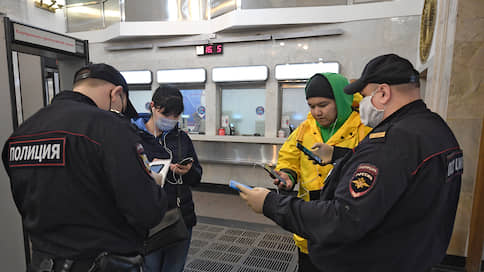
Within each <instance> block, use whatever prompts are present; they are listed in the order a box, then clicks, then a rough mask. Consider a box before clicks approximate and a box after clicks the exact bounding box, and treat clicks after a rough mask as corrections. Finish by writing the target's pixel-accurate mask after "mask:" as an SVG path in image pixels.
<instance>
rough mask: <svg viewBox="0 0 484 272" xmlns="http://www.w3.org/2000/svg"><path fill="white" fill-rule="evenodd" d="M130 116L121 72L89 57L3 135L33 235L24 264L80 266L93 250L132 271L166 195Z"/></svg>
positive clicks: (103, 261)
mask: <svg viewBox="0 0 484 272" xmlns="http://www.w3.org/2000/svg"><path fill="white" fill-rule="evenodd" d="M135 115H136V110H135V109H134V107H133V106H132V104H131V103H130V101H129V100H128V86H127V83H126V81H125V80H124V78H123V76H122V75H121V73H120V72H119V71H117V70H116V69H115V68H113V67H112V66H109V65H107V64H90V65H88V66H86V67H84V68H82V69H80V70H79V71H78V72H77V73H76V74H75V78H74V88H73V91H63V92H61V93H60V94H58V95H57V96H55V97H54V99H53V100H52V104H51V105H49V106H47V107H45V108H43V109H41V110H40V111H38V112H37V113H36V114H35V115H33V116H32V117H31V118H29V119H28V120H26V121H25V122H24V123H23V124H22V125H21V126H20V127H19V128H18V129H16V130H15V132H14V133H13V134H12V135H11V137H10V138H9V139H8V140H7V142H6V143H5V146H4V148H3V154H2V158H3V163H4V166H5V168H6V170H7V173H8V175H9V177H10V181H11V188H12V194H13V197H14V200H15V204H16V206H17V208H18V210H19V212H20V214H21V216H22V221H23V224H24V227H25V229H26V231H27V232H28V234H29V238H30V241H31V243H32V264H31V267H30V268H29V271H39V272H40V271H43V272H46V271H65V272H67V271H71V272H78V271H83V272H85V271H88V270H89V269H90V268H91V267H92V266H93V262H94V260H95V259H96V257H97V256H101V257H99V258H98V259H97V262H98V264H99V265H100V266H106V267H107V266H109V265H112V264H109V262H110V261H112V260H113V259H117V261H119V263H120V266H121V267H115V268H112V269H113V270H109V271H138V270H137V269H138V268H137V267H138V266H139V262H140V261H142V258H140V256H137V254H138V251H139V249H140V248H141V247H142V244H143V240H144V238H145V237H146V234H147V231H148V230H149V229H150V228H151V227H153V226H154V225H156V224H157V223H158V222H159V221H160V220H161V218H162V216H163V214H164V212H165V209H166V205H167V203H166V196H165V194H164V191H163V189H162V187H161V186H159V185H158V184H157V183H155V181H154V179H153V178H152V176H151V175H150V171H149V170H147V168H146V166H145V165H146V164H145V163H146V162H145V161H143V159H144V158H145V156H144V154H143V146H142V145H141V144H140V143H141V139H140V138H139V137H138V136H137V134H136V130H135V128H133V127H132V126H131V125H130V123H129V119H127V117H134V116H135ZM104 269H106V268H104ZM123 269H126V270H123ZM129 269H131V270H129ZM93 271H105V270H103V269H101V268H99V269H98V270H95V269H93Z"/></svg>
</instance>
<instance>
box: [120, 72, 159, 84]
mask: <svg viewBox="0 0 484 272" xmlns="http://www.w3.org/2000/svg"><path fill="white" fill-rule="evenodd" d="M121 74H122V75H123V77H124V79H125V80H126V82H127V83H128V84H151V82H153V79H152V76H151V71H146V70H145V71H122V72H121Z"/></svg>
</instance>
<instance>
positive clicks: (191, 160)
mask: <svg viewBox="0 0 484 272" xmlns="http://www.w3.org/2000/svg"><path fill="white" fill-rule="evenodd" d="M192 162H193V158H192V157H188V158H184V159H183V160H181V161H179V162H178V164H179V165H187V164H189V163H192Z"/></svg>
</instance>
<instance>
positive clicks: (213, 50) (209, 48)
mask: <svg viewBox="0 0 484 272" xmlns="http://www.w3.org/2000/svg"><path fill="white" fill-rule="evenodd" d="M196 49H197V55H198V56H205V55H222V54H223V53H224V46H223V44H221V43H214V44H206V45H199V46H197V48H196Z"/></svg>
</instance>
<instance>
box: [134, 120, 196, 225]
mask: <svg viewBox="0 0 484 272" xmlns="http://www.w3.org/2000/svg"><path fill="white" fill-rule="evenodd" d="M150 117H151V115H150V114H148V113H140V114H139V118H137V119H133V120H132V123H134V124H135V125H136V126H137V127H138V128H139V130H140V131H139V134H140V136H141V138H142V139H143V147H144V150H145V153H146V155H147V156H148V159H149V160H150V161H151V160H153V159H154V158H159V159H166V158H169V157H170V155H169V154H168V152H167V151H166V150H165V148H163V146H165V145H166V148H167V149H168V150H170V151H171V153H172V156H173V157H172V163H176V162H179V161H181V160H182V159H184V158H187V157H192V158H193V159H194V161H193V164H192V168H191V169H190V171H188V173H186V174H185V175H183V176H182V177H181V179H182V180H183V183H182V184H174V183H175V178H176V179H179V178H180V176H178V175H176V174H174V173H173V172H172V171H171V170H169V171H168V174H167V179H166V180H165V185H164V187H163V188H164V189H165V192H166V195H167V197H168V208H169V209H171V208H175V207H176V205H177V199H176V193H177V189H178V198H179V199H180V204H179V205H180V208H181V211H182V214H183V218H184V220H185V224H186V225H187V227H192V226H194V225H195V224H196V221H197V220H196V215H195V206H194V204H193V199H192V191H191V190H190V186H196V185H198V184H199V183H200V180H201V179H202V167H201V166H200V163H199V162H198V157H197V154H196V153H195V149H194V147H193V143H192V140H191V139H190V137H189V136H188V135H187V134H186V133H185V132H184V131H182V130H180V129H179V128H178V127H175V128H174V129H172V130H170V131H169V132H165V133H163V134H162V135H159V136H157V137H156V138H155V137H154V135H152V134H151V133H150V132H149V131H148V130H147V129H146V126H145V123H146V122H148V120H149V119H150Z"/></svg>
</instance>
